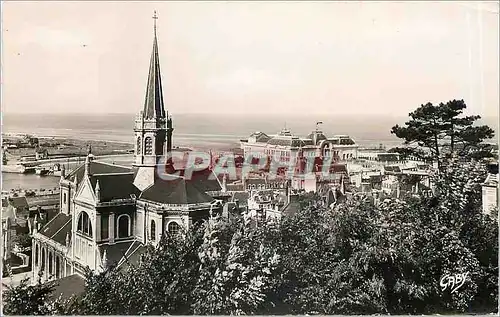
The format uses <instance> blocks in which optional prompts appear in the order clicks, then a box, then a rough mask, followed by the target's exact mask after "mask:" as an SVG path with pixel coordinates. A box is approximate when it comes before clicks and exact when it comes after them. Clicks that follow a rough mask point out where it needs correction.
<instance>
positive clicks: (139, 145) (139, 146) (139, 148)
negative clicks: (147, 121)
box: [137, 137, 142, 155]
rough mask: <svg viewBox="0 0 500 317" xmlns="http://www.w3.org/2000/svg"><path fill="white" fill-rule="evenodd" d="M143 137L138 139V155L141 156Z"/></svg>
mask: <svg viewBox="0 0 500 317" xmlns="http://www.w3.org/2000/svg"><path fill="white" fill-rule="evenodd" d="M141 152H142V151H141V137H138V138H137V154H138V155H140V154H141Z"/></svg>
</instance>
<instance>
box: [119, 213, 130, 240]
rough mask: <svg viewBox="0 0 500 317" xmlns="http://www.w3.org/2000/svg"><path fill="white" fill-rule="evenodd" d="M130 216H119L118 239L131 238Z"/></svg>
mask: <svg viewBox="0 0 500 317" xmlns="http://www.w3.org/2000/svg"><path fill="white" fill-rule="evenodd" d="M130 235H131V232H130V216H129V215H120V216H118V238H126V237H130Z"/></svg>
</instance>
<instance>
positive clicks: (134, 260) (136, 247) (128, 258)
mask: <svg viewBox="0 0 500 317" xmlns="http://www.w3.org/2000/svg"><path fill="white" fill-rule="evenodd" d="M145 251H146V247H145V246H144V244H142V243H141V242H139V241H134V242H133V243H132V244H131V245H130V247H129V248H128V249H127V251H126V252H125V254H124V256H123V257H122V258H121V259H120V261H119V262H118V264H117V267H118V268H122V267H130V266H131V265H136V264H138V263H139V260H140V258H141V255H142V254H144V252H145Z"/></svg>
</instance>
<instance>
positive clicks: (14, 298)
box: [2, 279, 53, 316]
mask: <svg viewBox="0 0 500 317" xmlns="http://www.w3.org/2000/svg"><path fill="white" fill-rule="evenodd" d="M52 290H53V284H51V283H48V284H41V283H37V284H35V285H30V284H29V283H28V279H23V280H22V281H21V283H20V285H18V286H16V287H8V288H7V290H5V291H4V292H3V307H2V312H3V314H4V315H18V316H19V315H48V314H51V313H52V312H53V310H52V309H51V308H50V305H49V301H48V300H49V297H50V294H51V293H52Z"/></svg>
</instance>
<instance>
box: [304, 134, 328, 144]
mask: <svg viewBox="0 0 500 317" xmlns="http://www.w3.org/2000/svg"><path fill="white" fill-rule="evenodd" d="M314 135H316V143H319V141H322V140H327V139H328V138H327V137H326V136H325V135H324V134H323V132H316V131H314V132H312V133H310V134H309V135H308V136H307V138H308V139H310V140H311V141H313V140H314Z"/></svg>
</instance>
